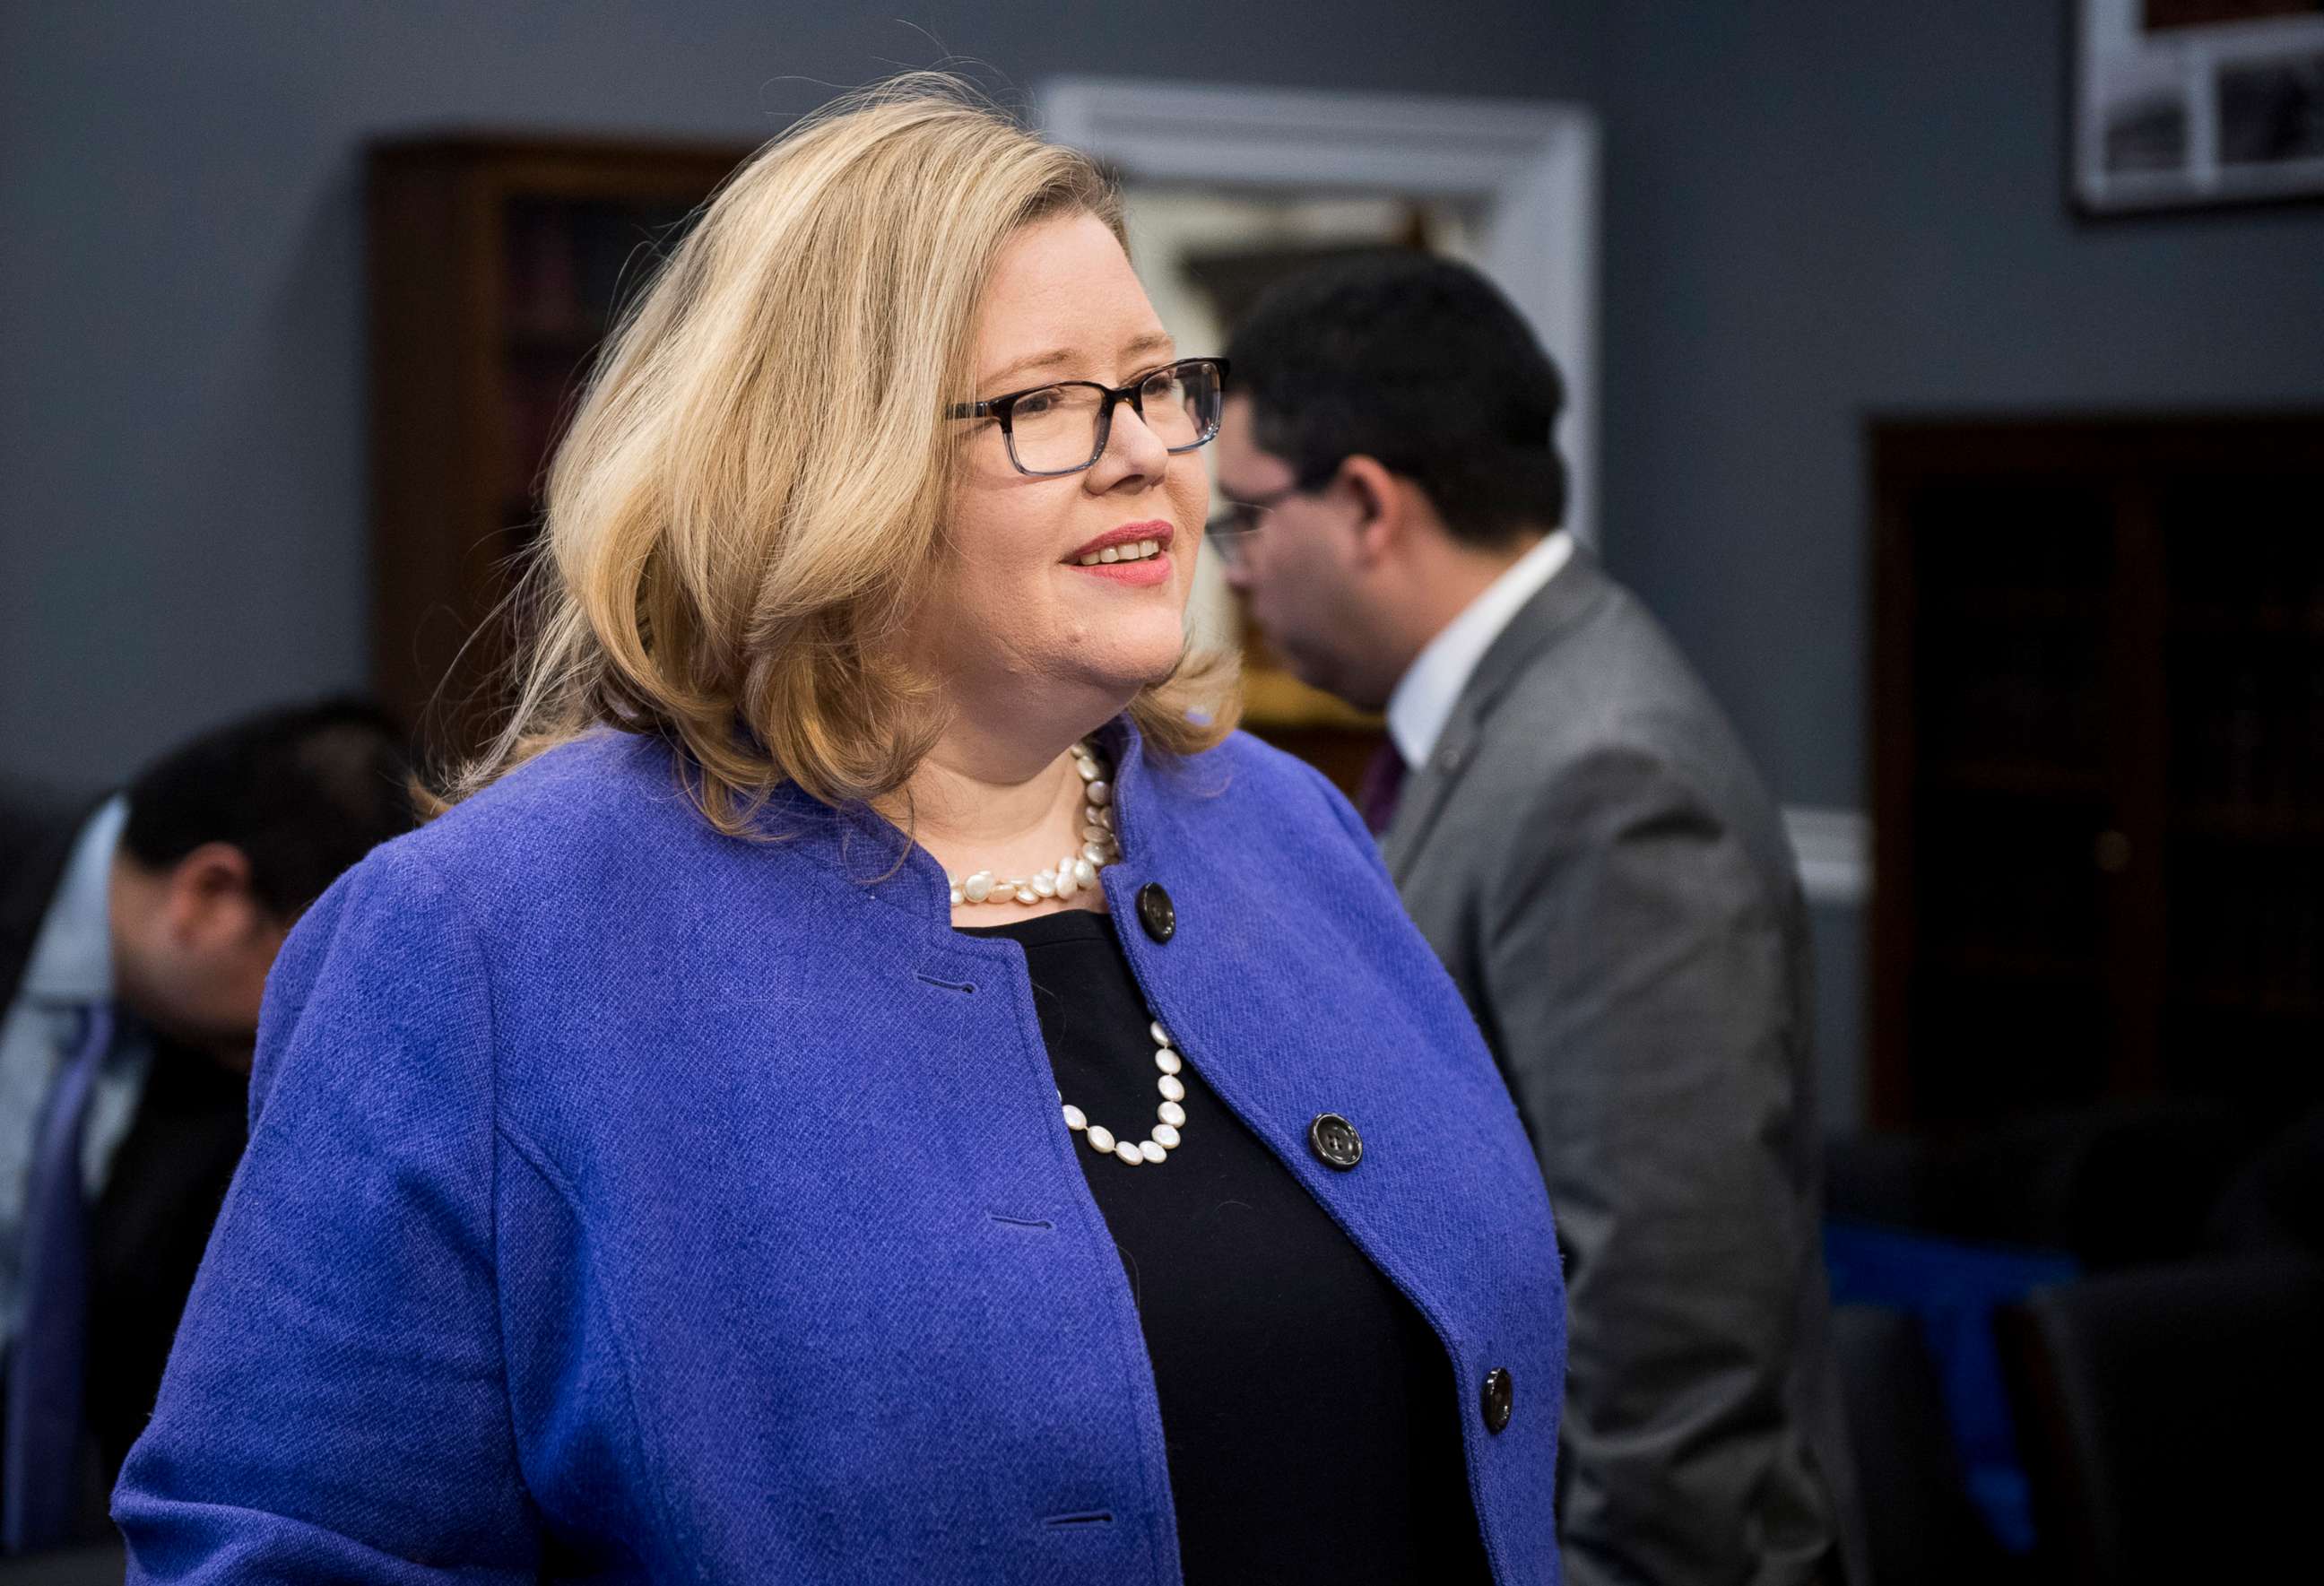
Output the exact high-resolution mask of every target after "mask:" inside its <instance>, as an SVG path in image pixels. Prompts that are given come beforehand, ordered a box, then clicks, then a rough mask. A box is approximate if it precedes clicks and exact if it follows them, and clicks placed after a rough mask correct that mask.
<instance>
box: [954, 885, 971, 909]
mask: <svg viewBox="0 0 2324 1586" xmlns="http://www.w3.org/2000/svg"><path fill="white" fill-rule="evenodd" d="M967 901H968V899H967V897H966V896H965V895H964V893H963V892H962V891H961V890H960V889H959V888H958V887H954V889H953V890H952V906H953V907H954V908H959V907H960V906H961V905H962V904H964V903H965V902H967Z"/></svg>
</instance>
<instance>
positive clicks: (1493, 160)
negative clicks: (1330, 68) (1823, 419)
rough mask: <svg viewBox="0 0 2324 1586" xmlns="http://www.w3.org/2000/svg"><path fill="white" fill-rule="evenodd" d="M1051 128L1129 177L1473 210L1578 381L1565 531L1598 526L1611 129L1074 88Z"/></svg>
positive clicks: (1314, 98) (1592, 122)
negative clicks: (1602, 213)
mask: <svg viewBox="0 0 2324 1586" xmlns="http://www.w3.org/2000/svg"><path fill="white" fill-rule="evenodd" d="M1035 108H1036V115H1037V119H1038V122H1039V124H1041V126H1042V127H1043V128H1044V129H1045V130H1046V131H1047V134H1049V135H1050V136H1051V137H1053V138H1055V139H1056V140H1057V141H1058V142H1059V143H1067V144H1070V145H1072V146H1073V147H1074V148H1077V149H1080V150H1082V151H1083V152H1085V153H1088V154H1091V155H1093V156H1095V157H1096V158H1097V159H1099V160H1102V161H1105V162H1106V163H1107V164H1108V165H1110V166H1111V167H1112V168H1113V169H1115V170H1116V171H1120V173H1121V175H1122V176H1123V178H1124V179H1125V180H1130V181H1133V182H1137V181H1144V182H1160V183H1171V184H1177V183H1187V184H1194V183H1199V184H1202V185H1204V186H1213V187H1225V188H1242V189H1259V190H1262V191H1265V190H1279V189H1296V190H1297V191H1299V192H1303V193H1309V194H1314V193H1318V192H1324V191H1334V190H1336V191H1352V192H1361V193H1366V194H1372V195H1383V194H1385V195H1394V196H1399V197H1405V196H1408V197H1412V198H1428V199H1451V200H1454V201H1458V202H1462V203H1464V204H1469V205H1473V206H1475V207H1477V209H1478V210H1479V212H1480V235H1481V237H1482V239H1483V247H1482V250H1481V256H1480V259H1479V261H1478V263H1479V264H1480V267H1481V268H1482V269H1483V270H1484V272H1486V273H1487V274H1488V275H1489V276H1491V277H1492V278H1493V280H1494V281H1495V282H1496V283H1497V284H1499V287H1500V288H1501V290H1503V291H1505V292H1507V293H1508V295H1509V299H1510V300H1511V301H1512V302H1514V303H1515V304H1516V305H1517V309H1518V311H1519V312H1520V313H1522V314H1523V315H1524V316H1525V317H1526V320H1527V321H1528V322H1529V323H1531V325H1532V326H1533V328H1534V331H1535V334H1536V335H1537V336H1539V337H1541V340H1542V345H1543V346H1545V347H1546V348H1548V349H1549V354H1550V355H1551V356H1552V357H1553V358H1554V359H1555V360H1556V361H1557V366H1558V372H1559V373H1561V374H1563V376H1564V379H1565V394H1566V410H1565V417H1564V419H1563V421H1562V422H1561V424H1560V425H1559V429H1558V446H1559V449H1560V450H1561V451H1563V454H1564V456H1565V462H1566V466H1567V468H1568V469H1569V470H1570V471H1571V475H1572V498H1571V503H1570V505H1569V508H1568V511H1567V514H1566V521H1567V523H1568V525H1569V526H1570V527H1572V530H1573V531H1574V534H1575V536H1576V537H1577V538H1579V539H1582V540H1583V541H1585V542H1586V543H1590V544H1593V545H1594V544H1596V543H1597V542H1598V538H1599V529H1598V118H1597V116H1596V115H1594V114H1593V113H1591V111H1589V110H1586V109H1583V108H1582V107H1580V106H1573V105H1563V104H1552V103H1547V102H1536V101H1526V100H1500V99H1467V98H1443V97H1422V96H1416V95H1389V94H1337V93H1323V92H1318V91H1315V90H1313V89H1304V88H1229V87H1213V86H1207V85H1202V84H1194V83H1167V82H1154V81H1148V80H1145V79H1141V78H1099V77H1064V78H1051V79H1050V80H1048V81H1047V82H1046V83H1044V84H1042V85H1041V86H1040V88H1039V89H1038V90H1037V94H1036V96H1035Z"/></svg>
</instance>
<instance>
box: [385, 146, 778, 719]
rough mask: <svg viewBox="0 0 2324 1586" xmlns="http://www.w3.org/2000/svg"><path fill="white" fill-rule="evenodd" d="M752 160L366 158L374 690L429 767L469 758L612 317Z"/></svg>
mask: <svg viewBox="0 0 2324 1586" xmlns="http://www.w3.org/2000/svg"><path fill="white" fill-rule="evenodd" d="M749 152H750V151H749V150H748V149H746V148H742V147H739V146H738V147H702V146H678V145H662V144H641V143H614V142H607V141H602V140H589V139H549V138H503V137H491V136H484V135H474V136H444V137H430V138H416V139H404V140H396V141H392V142H386V143H377V144H374V146H373V147H372V149H371V150H370V152H369V158H368V168H367V171H366V180H367V186H368V193H367V197H368V205H369V226H370V235H369V268H370V280H369V282H368V286H369V291H370V300H371V398H372V414H371V430H372V447H371V468H372V536H373V539H372V544H373V551H372V558H373V587H374V594H373V609H372V679H373V686H374V689H375V690H376V692H377V693H378V695H379V696H380V698H381V699H382V700H383V702H384V703H385V704H386V705H388V706H389V707H390V708H391V709H392V710H394V711H396V712H397V713H398V714H399V715H401V716H402V717H403V719H404V720H405V721H407V722H409V723H410V724H413V725H414V726H415V727H417V728H419V729H420V732H421V734H422V737H423V740H424V741H425V742H427V743H428V745H429V748H430V749H431V751H433V752H438V753H457V752H465V751H466V750H469V749H472V748H474V747H475V745H476V744H477V743H478V742H479V741H480V739H481V737H482V735H483V734H484V732H485V731H486V729H487V727H488V726H489V724H491V723H492V721H493V713H494V711H495V710H496V709H497V708H499V707H500V705H502V703H503V701H502V698H501V696H500V695H499V692H498V690H497V688H496V687H495V684H496V678H497V677H498V674H499V673H500V671H501V670H502V669H504V668H505V666H506V664H507V662H508V659H509V657H510V645H509V638H510V632H511V630H510V624H509V622H508V620H507V614H506V613H505V612H503V611H500V608H501V607H502V606H503V602H504V600H505V597H506V596H507V595H508V593H509V589H510V575H511V571H512V565H513V561H514V558H516V557H517V556H518V554H519V553H520V552H521V551H523V550H524V549H526V548H527V547H528V546H529V545H530V543H531V540H532V537H533V534H534V532H535V530H536V529H537V527H538V525H539V482H540V478H541V474H542V470H543V467H544V466H545V465H546V463H547V460H548V456H549V452H550V450H551V449H552V447H554V446H555V444H556V440H557V438H558V434H559V433H560V431H561V429H562V427H563V425H564V423H565V422H566V420H567V419H569V418H570V416H571V413H572V409H573V404H574V401H575V399H576V396H577V394H578V391H579V388H580V385H581V383H582V381H583V379H584V378H585V376H586V373H587V372H588V368H589V364H590V361H591V358H592V356H593V355H594V354H595V350H596V348H597V346H598V344H599V343H600V342H601V341H602V340H603V338H604V334H605V332H606V330H607V328H608V327H609V326H610V325H611V324H612V323H613V316H614V314H615V312H616V310H617V306H618V305H619V304H620V303H622V302H623V301H625V300H627V298H628V295H629V294H630V293H632V292H633V291H634V290H636V289H637V288H638V286H639V285H640V284H641V282H642V281H644V280H645V279H646V277H647V276H648V274H649V272H650V270H651V267H652V266H653V264H654V263H656V262H657V260H658V259H659V257H661V256H662V254H663V252H664V250H666V249H667V247H668V246H669V243H670V242H671V240H672V239H673V238H674V236H675V235H677V233H678V229H679V228H680V227H682V226H684V224H685V223H686V220H687V217H688V216H689V215H690V214H691V213H692V212H693V211H694V210H695V209H696V207H697V206H699V205H700V204H701V203H702V201H703V200H704V199H705V198H707V197H708V196H709V195H710V193H711V191H712V190H713V189H715V187H716V186H717V184H718V183H719V182H720V181H721V180H723V179H724V177H725V176H726V175H727V173H728V172H729V171H733V168H734V167H735V166H736V165H737V164H738V163H740V162H741V161H742V159H743V158H744V157H745V156H746V155H748V153H749ZM496 612H499V614H498V615H496V614H495V613H496Z"/></svg>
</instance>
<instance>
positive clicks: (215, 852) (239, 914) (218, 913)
mask: <svg viewBox="0 0 2324 1586" xmlns="http://www.w3.org/2000/svg"><path fill="white" fill-rule="evenodd" d="M168 908H169V920H170V929H171V935H173V936H176V937H177V938H178V939H179V941H180V943H182V944H186V945H192V944H194V943H196V942H208V943H216V942H217V941H219V940H220V939H222V938H231V937H235V936H241V935H243V934H244V933H246V932H247V931H248V930H249V929H250V928H251V927H252V925H253V923H254V920H255V918H256V917H258V916H259V915H261V914H263V912H264V910H263V908H261V907H260V905H259V901H258V897H257V894H256V893H254V892H253V891H252V890H251V886H250V857H249V855H247V854H245V853H243V851H242V850H241V849H239V848H237V847H235V845H234V844H231V843H205V844H202V845H201V846H200V847H198V848H197V849H195V850H193V851H192V852H191V853H188V854H187V855H186V856H185V857H184V858H182V859H180V860H179V861H178V862H177V863H175V864H173V865H171V867H170V894H169V906H168Z"/></svg>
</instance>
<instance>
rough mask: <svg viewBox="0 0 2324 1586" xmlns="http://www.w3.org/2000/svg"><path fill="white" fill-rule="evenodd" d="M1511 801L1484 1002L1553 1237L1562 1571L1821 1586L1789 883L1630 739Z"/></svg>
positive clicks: (1809, 1232) (1577, 1583) (1485, 947)
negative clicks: (1560, 1269) (1560, 1394)
mask: <svg viewBox="0 0 2324 1586" xmlns="http://www.w3.org/2000/svg"><path fill="white" fill-rule="evenodd" d="M1513 813H1515V812H1513ZM1522 819H1523V823H1524V824H1523V825H1522V826H1521V828H1520V829H1519V832H1518V834H1517V844H1516V847H1515V852H1516V853H1517V855H1518V856H1519V858H1518V859H1517V862H1515V863H1514V864H1512V865H1511V866H1510V867H1509V868H1508V871H1507V872H1506V873H1505V874H1504V875H1502V876H1500V877H1499V878H1498V879H1497V881H1495V883H1493V884H1492V885H1490V886H1489V888H1488V890H1487V893H1486V898H1487V902H1486V906H1485V908H1484V917H1483V918H1482V919H1481V921H1480V927H1479V928H1480V933H1481V936H1482V940H1481V941H1480V943H1479V948H1480V953H1479V961H1480V966H1481V974H1482V979H1483V984H1482V986H1481V987H1480V993H1481V994H1480V999H1479V1000H1480V1012H1482V1013H1483V1014H1484V1015H1485V1016H1486V1018H1487V1020H1488V1022H1489V1025H1490V1027H1491V1034H1492V1037H1493V1040H1494V1043H1495V1046H1496V1047H1497V1050H1498V1051H1499V1054H1500V1056H1501V1058H1502V1061H1503V1064H1504V1065H1505V1067H1506V1069H1507V1071H1508V1077H1509V1080H1510V1083H1511V1086H1512V1089H1513V1090H1514V1091H1515V1092H1516V1093H1517V1102H1518V1106H1519V1109H1520V1111H1522V1112H1523V1113H1524V1114H1525V1117H1526V1124H1527V1127H1528V1128H1529V1129H1530V1130H1531V1131H1532V1133H1533V1137H1534V1140H1535V1148H1536V1151H1537V1153H1538V1155H1539V1157H1540V1160H1541V1164H1542V1168H1543V1174H1544V1176H1545V1179H1546V1180H1547V1183H1548V1187H1549V1192H1550V1200H1551V1203H1553V1204H1554V1205H1555V1206H1556V1208H1557V1223H1558V1233H1559V1240H1560V1243H1561V1244H1562V1245H1563V1248H1564V1254H1565V1277H1566V1286H1567V1296H1568V1304H1569V1309H1570V1320H1569V1324H1568V1325H1569V1332H1568V1350H1569V1353H1568V1367H1567V1369H1568V1379H1567V1397H1566V1420H1565V1424H1564V1432H1563V1443H1562V1447H1561V1451H1560V1456H1559V1472H1558V1476H1559V1480H1558V1500H1559V1503H1560V1506H1561V1526H1560V1533H1561V1537H1562V1539H1563V1548H1564V1555H1565V1572H1566V1573H1565V1579H1566V1581H1568V1582H1569V1583H1570V1586H1601V1583H1612V1582H1626V1583H1627V1582H1648V1581H1650V1582H1655V1583H1657V1586H1679V1583H1684V1582H1693V1581H1705V1582H1707V1581H1745V1580H1748V1581H1794V1580H1802V1581H1803V1580H1808V1579H1812V1578H1814V1576H1815V1573H1816V1572H1817V1570H1818V1568H1819V1564H1818V1560H1819V1558H1820V1557H1821V1554H1823V1553H1824V1551H1825V1549H1826V1548H1827V1547H1828V1546H1829V1545H1831V1518H1830V1516H1829V1513H1828V1511H1827V1504H1828V1499H1827V1498H1826V1496H1825V1494H1824V1489H1823V1488H1822V1485H1821V1481H1820V1480H1818V1478H1817V1476H1816V1473H1815V1470H1814V1467H1813V1463H1812V1459H1811V1457H1810V1456H1809V1455H1808V1453H1807V1451H1806V1443H1805V1440H1804V1430H1803V1428H1802V1427H1800V1426H1799V1425H1795V1424H1794V1422H1793V1420H1792V1418H1791V1416H1792V1411H1791V1410H1790V1409H1788V1408H1787V1406H1786V1397H1787V1396H1786V1391H1785V1384H1786V1379H1787V1375H1788V1371H1789V1366H1790V1362H1791V1360H1792V1357H1793V1353H1794V1349H1795V1347H1796V1343H1797V1341H1796V1338H1795V1332H1796V1331H1797V1326H1798V1323H1797V1321H1796V1318H1795V1308H1796V1306H1797V1305H1798V1299H1797V1296H1798V1294H1799V1292H1800V1285H1801V1282H1802V1267H1803V1262H1804V1261H1807V1260H1809V1259H1812V1252H1813V1249H1814V1243H1813V1241H1814V1240H1815V1239H1816V1237H1817V1231H1816V1228H1815V1226H1814V1202H1813V1197H1812V1191H1811V1190H1810V1188H1809V1186H1806V1185H1803V1184H1801V1183H1800V1182H1798V1179H1799V1171H1800V1170H1799V1169H1798V1168H1797V1167H1796V1166H1794V1164H1795V1163H1796V1162H1797V1161H1798V1160H1800V1157H1799V1152H1798V1142H1797V1139H1796V1136H1795V1133H1794V1131H1795V1130H1798V1129H1800V1128H1802V1127H1803V1126H1804V1125H1803V1118H1802V1112H1803V1106H1804V1103H1805V1099H1804V1098H1803V1097H1802V1096H1801V1095H1799V1094H1798V1089H1799V1083H1800V1081H1799V1077H1798V1073H1797V1069H1796V1066H1795V1062H1796V1054H1797V1050H1798V1047H1797V1043H1798V1042H1800V1041H1801V1040H1802V1039H1803V1038H1804V1032H1803V1031H1801V1030H1799V1029H1797V1028H1795V1022H1796V1021H1797V1019H1799V1018H1800V1010H1799V1009H1798V1007H1797V1006H1796V1003H1795V999H1794V979H1793V975H1794V968H1793V961H1792V953H1793V951H1794V945H1795V944H1794V942H1793V941H1792V939H1791V936H1790V934H1789V933H1788V932H1787V930H1786V926H1785V920H1786V917H1787V913H1788V910H1789V899H1788V898H1787V897H1786V896H1785V895H1783V894H1778V893H1775V892H1774V891H1773V890H1772V889H1771V888H1770V886H1769V885H1768V883H1767V881H1766V877H1765V874H1764V871H1761V870H1760V869H1759V868H1758V867H1757V866H1755V865H1754V864H1753V862H1752V861H1751V859H1750V857H1749V855H1748V853H1746V851H1745V849H1744V847H1743V844H1742V843H1741V841H1740V840H1739V838H1738V834H1736V833H1735V832H1734V831H1733V830H1732V829H1730V828H1729V826H1728V825H1725V824H1724V823H1723V822H1722V821H1721V820H1720V817H1719V816H1718V815H1717V813H1716V812H1715V810H1714V809H1713V808H1712V807H1711V805H1710V804H1709V803H1708V802H1707V801H1706V800H1705V799H1703V798H1701V797H1700V796H1699V794H1698V792H1697V791H1696V789H1695V788H1693V787H1692V786H1691V785H1690V782H1689V780H1688V779H1687V778H1686V777H1685V776H1684V775H1683V773H1682V772H1681V771H1680V770H1677V769H1675V768H1674V767H1673V766H1672V765H1671V764H1670V763H1668V762H1667V761H1665V760H1664V759H1663V758H1661V757H1660V756H1657V755H1655V754H1651V753H1647V752H1643V751H1638V750H1632V749H1609V750H1606V751H1602V752H1597V753H1595V754H1593V755H1591V756H1588V757H1585V758H1584V759H1582V761H1578V762H1576V763H1573V764H1572V765H1570V766H1568V767H1567V768H1566V769H1565V770H1563V772H1562V773H1561V774H1560V775H1559V776H1557V777H1556V778H1555V779H1553V780H1552V782H1551V783H1550V784H1548V785H1547V786H1546V787H1545V788H1544V790H1543V792H1542V794H1541V796H1540V798H1538V800H1537V801H1536V802H1535V806H1534V807H1532V808H1531V809H1530V810H1528V811H1526V812H1524V814H1523V816H1522Z"/></svg>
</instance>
